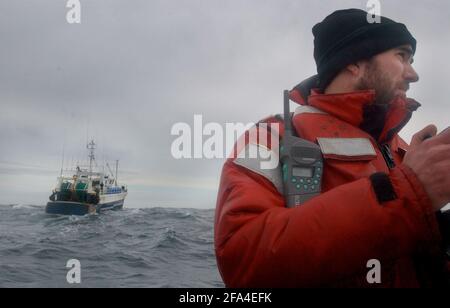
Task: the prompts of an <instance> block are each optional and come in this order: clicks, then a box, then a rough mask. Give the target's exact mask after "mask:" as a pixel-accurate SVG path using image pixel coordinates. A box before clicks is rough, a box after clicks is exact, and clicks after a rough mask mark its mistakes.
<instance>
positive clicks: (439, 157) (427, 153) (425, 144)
mask: <svg viewBox="0 0 450 308" xmlns="http://www.w3.org/2000/svg"><path fill="white" fill-rule="evenodd" d="M436 133H437V128H436V126H434V125H429V126H427V127H425V128H424V129H423V130H421V131H420V132H418V133H416V134H415V135H414V137H413V138H412V141H411V145H410V148H409V151H408V153H406V155H405V158H404V160H403V163H404V164H405V165H407V166H408V167H410V168H411V169H412V170H413V171H414V172H415V173H416V175H417V177H418V178H419V180H420V181H421V182H422V184H423V186H424V187H425V190H426V192H427V193H428V196H429V197H430V199H431V202H432V203H433V208H434V210H435V211H438V210H440V209H441V208H443V207H444V206H445V205H446V204H447V203H450V129H446V130H445V131H443V132H442V133H440V134H439V135H437V136H436Z"/></svg>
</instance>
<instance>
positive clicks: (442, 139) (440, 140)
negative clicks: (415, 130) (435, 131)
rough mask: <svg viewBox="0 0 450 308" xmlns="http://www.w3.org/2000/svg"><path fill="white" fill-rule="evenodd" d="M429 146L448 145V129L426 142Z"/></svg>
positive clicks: (449, 138) (449, 134)
mask: <svg viewBox="0 0 450 308" xmlns="http://www.w3.org/2000/svg"><path fill="white" fill-rule="evenodd" d="M428 143H429V145H430V146H432V145H437V144H450V129H449V127H447V128H446V129H445V130H444V131H442V132H441V133H440V134H439V135H437V136H435V137H433V138H431V139H430V140H429V141H428Z"/></svg>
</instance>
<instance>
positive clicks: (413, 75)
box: [404, 64, 419, 82]
mask: <svg viewBox="0 0 450 308" xmlns="http://www.w3.org/2000/svg"><path fill="white" fill-rule="evenodd" d="M404 78H405V80H407V81H409V82H417V81H419V75H418V74H417V72H416V71H415V70H414V68H413V67H412V65H411V64H409V65H407V67H406V70H405V76H404Z"/></svg>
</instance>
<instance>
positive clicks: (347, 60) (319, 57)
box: [312, 9, 416, 89]
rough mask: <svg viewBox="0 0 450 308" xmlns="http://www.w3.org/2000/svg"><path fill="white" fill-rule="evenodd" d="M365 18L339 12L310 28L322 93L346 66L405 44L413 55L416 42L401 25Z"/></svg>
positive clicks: (360, 12) (363, 14)
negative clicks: (376, 21) (410, 48)
mask: <svg viewBox="0 0 450 308" xmlns="http://www.w3.org/2000/svg"><path fill="white" fill-rule="evenodd" d="M367 15H368V13H367V12H366V11H363V10H359V9H347V10H339V11H335V12H334V13H332V14H331V15H329V16H327V17H326V18H325V19H324V20H323V21H322V22H320V23H318V24H316V25H315V26H314V27H313V29H312V32H313V34H314V59H315V60H316V64H317V73H318V78H319V84H318V86H319V88H321V89H325V88H326V87H327V86H328V84H329V83H330V82H331V81H332V80H333V79H334V77H336V75H337V74H339V72H340V71H341V70H342V69H344V68H345V67H347V66H348V65H350V64H352V63H356V62H357V61H360V60H365V59H370V58H371V57H373V56H375V55H377V54H379V53H382V52H384V51H386V50H389V49H392V48H395V47H398V46H401V45H406V44H409V45H411V47H412V49H413V53H415V51H416V40H415V39H414V37H413V36H412V35H411V33H410V32H409V31H408V29H407V28H406V26H405V25H404V24H402V23H398V22H395V21H393V20H391V19H389V18H386V17H380V20H381V22H380V23H369V22H368V21H367Z"/></svg>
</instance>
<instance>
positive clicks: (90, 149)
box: [86, 140, 96, 173]
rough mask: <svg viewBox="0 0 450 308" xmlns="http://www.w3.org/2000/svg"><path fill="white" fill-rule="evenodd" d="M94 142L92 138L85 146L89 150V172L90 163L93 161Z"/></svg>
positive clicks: (90, 169)
mask: <svg viewBox="0 0 450 308" xmlns="http://www.w3.org/2000/svg"><path fill="white" fill-rule="evenodd" d="M95 146H96V144H95V142H94V140H91V142H89V143H88V145H87V146H86V147H87V149H88V150H89V173H92V164H93V163H94V161H95V154H94V152H95Z"/></svg>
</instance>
